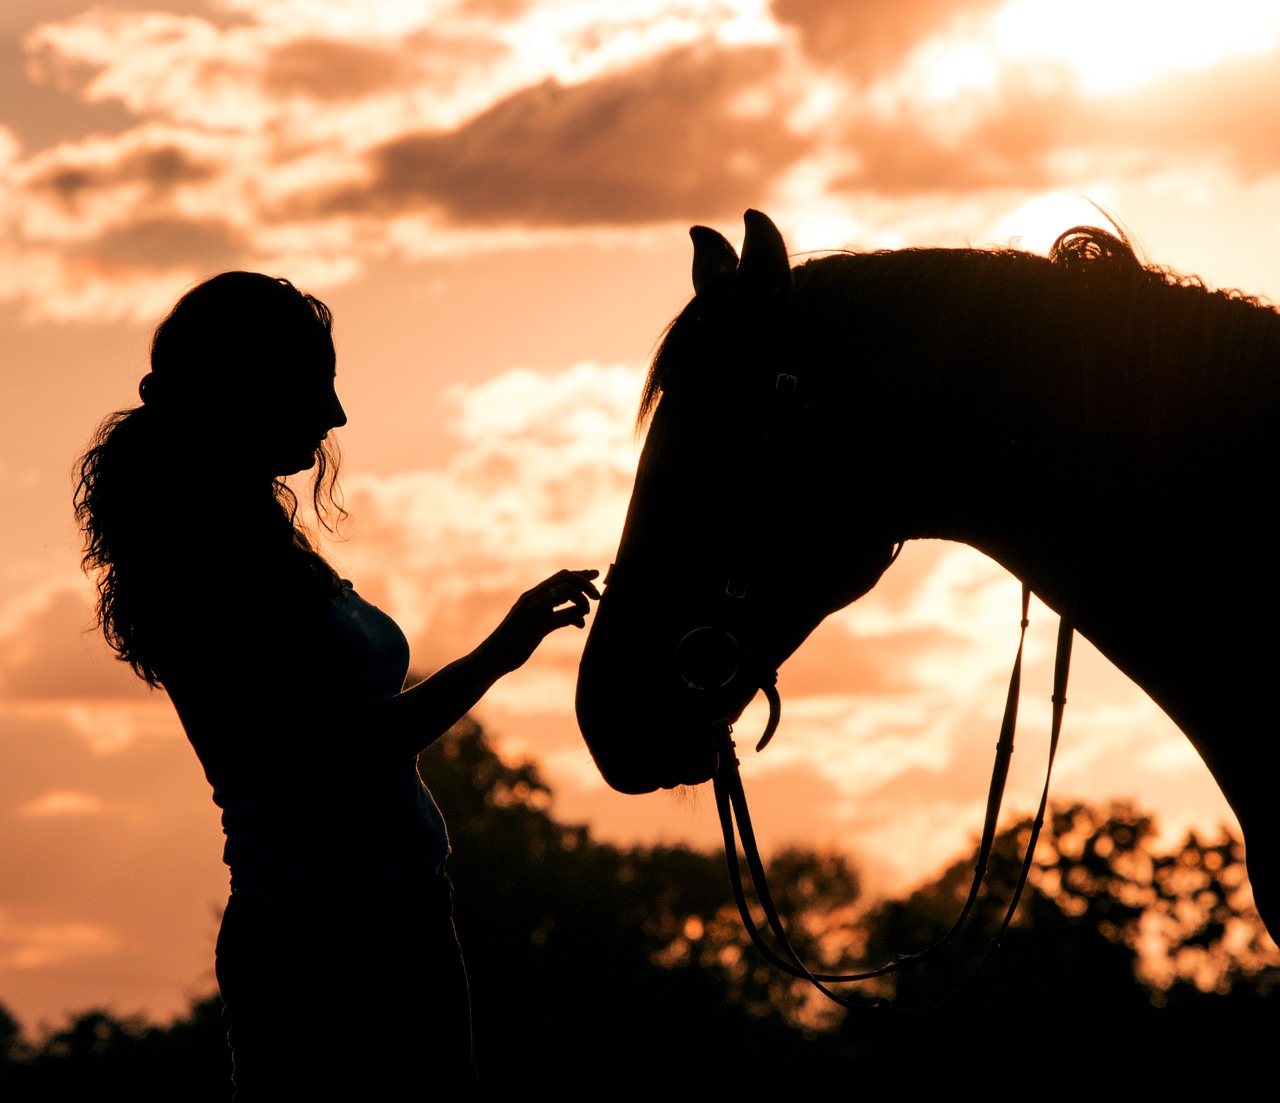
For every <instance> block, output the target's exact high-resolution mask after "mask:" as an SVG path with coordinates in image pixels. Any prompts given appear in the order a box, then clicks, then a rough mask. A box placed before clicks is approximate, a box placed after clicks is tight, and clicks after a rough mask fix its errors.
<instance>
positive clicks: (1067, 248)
mask: <svg viewBox="0 0 1280 1103" xmlns="http://www.w3.org/2000/svg"><path fill="white" fill-rule="evenodd" d="M794 276H795V289H794V293H793V297H792V304H791V307H790V310H791V319H790V330H791V337H790V339H791V340H792V341H793V342H795V343H796V346H797V347H796V349H795V350H794V351H795V352H796V354H797V355H798V356H802V355H804V354H805V353H806V352H807V353H812V352H813V351H814V350H813V348H812V347H811V348H809V349H807V350H802V349H800V348H799V344H800V343H802V342H810V343H812V342H823V341H825V342H826V347H825V349H823V351H825V352H827V353H830V354H832V355H830V356H828V357H827V359H829V360H831V361H832V369H833V370H842V371H844V372H845V373H846V374H847V373H848V372H850V371H852V370H854V368H855V365H856V363H857V362H858V360H859V358H858V357H855V356H852V355H848V352H849V350H851V349H853V348H855V347H857V346H859V345H861V346H871V347H872V348H873V349H876V350H879V351H880V352H883V353H890V354H892V353H894V352H898V351H900V352H901V354H902V355H903V356H908V357H909V356H912V355H916V356H919V357H922V358H924V357H928V356H934V357H935V358H936V357H938V356H940V355H944V356H946V357H949V358H954V357H955V356H957V355H967V356H972V357H975V358H976V357H993V356H994V357H998V358H1001V359H1005V358H1007V359H1010V360H1019V361H1022V362H1030V363H1039V362H1041V361H1043V359H1044V357H1045V356H1046V355H1050V354H1052V355H1056V356H1059V357H1063V356H1074V357H1085V358H1088V357H1090V356H1098V357H1099V358H1101V353H1100V351H1099V350H1103V349H1105V350H1106V357H1105V358H1106V359H1107V364H1106V365H1104V366H1103V367H1104V369H1108V370H1109V367H1110V366H1113V365H1114V364H1116V363H1120V362H1122V361H1124V360H1125V359H1126V358H1141V359H1146V360H1148V361H1152V362H1155V361H1159V363H1160V364H1161V365H1162V367H1163V368H1167V370H1169V371H1176V366H1177V365H1178V364H1180V363H1181V364H1184V365H1186V366H1188V367H1189V368H1190V369H1191V370H1193V371H1194V370H1197V368H1196V363H1197V361H1198V363H1199V370H1201V371H1206V370H1209V368H1210V366H1211V365H1220V364H1222V363H1223V362H1224V356H1223V346H1224V342H1225V343H1227V344H1229V345H1230V346H1231V356H1230V357H1229V359H1230V362H1231V363H1232V365H1233V367H1234V368H1237V369H1240V370H1241V371H1244V372H1245V373H1246V374H1247V369H1248V366H1249V365H1252V366H1254V367H1255V368H1256V370H1257V371H1258V372H1259V373H1262V374H1263V375H1264V376H1265V375H1272V374H1273V373H1272V372H1270V371H1269V368H1270V367H1272V366H1274V365H1275V364H1276V363H1277V362H1280V313H1278V312H1277V310H1276V309H1275V307H1273V306H1272V305H1270V304H1269V303H1266V302H1264V301H1263V300H1260V299H1258V298H1256V297H1254V296H1251V295H1246V294H1243V293H1241V292H1239V291H1234V290H1215V289H1213V288H1211V287H1209V286H1208V285H1207V284H1206V283H1205V282H1204V281H1202V280H1201V279H1199V278H1198V277H1196V276H1189V275H1182V274H1179V273H1177V272H1175V271H1173V270H1172V269H1169V268H1166V267H1161V266H1156V265H1148V264H1144V263H1143V262H1142V261H1141V260H1140V259H1139V257H1138V256H1137V255H1136V253H1135V251H1134V249H1133V248H1132V246H1131V245H1130V243H1129V242H1128V241H1127V240H1126V239H1125V238H1124V237H1122V236H1118V235H1116V234H1113V233H1110V232H1108V231H1106V230H1101V229H1098V228H1096V227H1075V228H1072V229H1070V230H1068V231H1066V232H1065V233H1064V234H1062V235H1061V236H1060V237H1059V238H1058V240H1057V241H1056V242H1055V243H1054V245H1053V247H1052V249H1051V250H1050V252H1049V255H1048V256H1047V257H1045V256H1041V255H1039V254H1035V253H1028V252H1024V251H1022V250H1018V249H1011V248H989V249H978V248H910V249H898V250H882V251H878V252H867V253H854V252H844V253H832V254H829V255H826V256H822V257H818V258H816V259H813V260H809V261H806V262H805V263H804V264H801V265H799V266H798V267H796V268H795V269H794ZM731 285H732V280H731V279H730V280H727V281H724V282H723V283H721V284H718V285H717V286H715V287H713V288H711V289H709V290H708V291H704V292H703V293H702V294H700V295H698V296H697V297H696V298H695V299H693V300H692V301H691V302H690V303H689V305H688V306H687V307H686V308H685V309H684V310H683V311H682V312H681V313H680V314H679V315H678V316H677V317H676V318H675V319H674V320H673V321H672V322H671V324H670V325H669V326H668V327H667V329H666V330H665V331H664V333H663V335H662V338H661V339H660V341H659V344H658V348H657V350H656V352H655V354H654V357H653V360H652V362H651V364H650V367H649V372H648V376H647V378H646V380H645V387H644V392H643V395H642V398H641V402H640V409H639V413H638V415H637V421H636V425H637V431H640V430H642V429H643V427H644V426H645V424H646V423H647V422H648V420H649V419H650V418H651V417H652V415H653V413H654V411H655V410H656V408H657V406H658V403H659V400H660V399H661V397H662V395H663V393H664V391H665V390H666V389H668V388H669V387H670V386H671V385H672V384H673V383H675V382H677V381H679V380H681V379H684V378H687V377H689V376H691V375H692V374H694V373H697V372H699V371H706V370H707V365H704V364H700V363H699V362H698V356H697V354H696V350H695V345H696V343H697V339H696V338H695V334H694V331H695V329H696V328H697V327H698V326H699V324H714V323H715V322H716V321H717V320H718V319H720V318H721V317H724V318H726V319H727V318H729V317H730V312H729V308H728V303H729V302H730V300H731ZM958 338H959V341H960V343H963V342H964V341H966V340H968V341H971V342H974V343H975V344H976V345H978V346H979V347H963V348H959V349H957V343H958ZM841 350H843V351H844V353H845V354H844V355H838V356H837V355H834V354H835V353H837V352H838V351H841ZM1091 350H1092V351H1091ZM1153 350H1154V351H1153ZM819 359H821V358H819ZM877 359H879V357H877ZM806 362H807V361H806ZM1234 382H1236V383H1239V382H1241V379H1240V377H1239V376H1236V377H1235V378H1234ZM723 385H724V386H726V387H729V386H732V385H733V379H732V376H731V374H730V373H729V372H727V371H726V372H724V373H723Z"/></svg>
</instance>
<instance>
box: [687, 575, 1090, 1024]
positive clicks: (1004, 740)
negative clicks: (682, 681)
mask: <svg viewBox="0 0 1280 1103" xmlns="http://www.w3.org/2000/svg"><path fill="white" fill-rule="evenodd" d="M1030 600H1031V591H1030V588H1029V587H1027V586H1026V585H1025V584H1024V585H1023V587H1022V620H1021V626H1020V627H1021V634H1020V635H1019V638H1018V652H1017V656H1016V657H1015V659H1014V663H1013V671H1012V673H1011V674H1010V677H1009V692H1008V695H1007V697H1006V699H1005V711H1004V718H1003V720H1002V722H1001V725H1000V738H999V740H998V741H997V743H996V755H995V762H994V765H993V767H992V771H991V784H990V787H989V790H988V793H987V811H986V818H985V822H984V824H983V829H982V842H981V845H980V846H979V850H978V860H977V863H976V864H975V867H974V875H973V881H972V883H971V885H970V888H969V895H968V898H967V899H966V900H965V902H964V906H963V907H962V908H961V910H960V914H959V916H957V918H956V920H955V922H954V923H953V924H952V925H951V928H950V929H949V930H948V931H947V933H946V934H944V935H943V936H942V937H941V938H940V939H938V940H937V941H936V942H934V943H933V944H932V945H930V946H927V947H925V948H924V949H922V950H918V951H916V952H914V953H909V954H899V955H896V956H895V957H894V958H893V960H891V961H889V962H887V963H886V964H884V965H882V966H880V967H879V968H876V969H869V970H867V971H865V972H859V973H815V972H812V971H811V970H810V969H808V968H807V967H806V966H805V964H804V962H803V961H801V959H800V955H799V954H798V953H797V952H796V950H795V948H794V947H793V946H792V945H791V941H790V939H789V938H788V937H787V933H786V930H785V928H784V926H783V923H782V919H781V917H780V916H779V915H778V909H777V907H776V905H775V904H774V901H773V896H772V894H771V893H770V891H769V885H768V882H767V879H766V877H765V870H764V863H763V861H762V860H761V858H760V848H759V846H758V844H757V843H756V837H755V830H754V828H753V827H752V825H751V815H750V813H749V811H748V809H747V798H746V792H745V790H744V789H743V786H742V777H741V774H740V773H739V770H738V765H739V763H738V756H737V753H736V746H735V744H734V741H733V735H732V733H733V726H732V725H731V724H730V723H729V721H728V720H727V719H721V720H717V721H714V722H713V723H712V725H711V729H712V736H713V738H714V740H715V745H716V752H717V764H716V771H715V776H714V781H713V784H714V788H715V796H716V809H717V811H718V813H719V816H720V827H721V831H722V834H723V836H724V846H725V858H726V860H727V863H728V866H729V879H730V881H731V882H732V885H733V895H734V899H735V901H736V902H737V905H738V913H739V915H740V916H741V917H742V923H743V926H744V927H745V928H746V930H747V934H748V935H749V936H750V938H751V941H752V943H754V945H755V946H756V948H757V949H758V950H759V951H760V952H761V954H762V955H763V956H764V957H765V959H766V960H767V961H768V962H769V963H770V964H772V965H773V966H775V967H776V968H778V969H781V970H782V971H783V972H785V973H788V974H790V975H791V976H794V977H801V978H803V979H805V980H807V981H809V982H810V983H811V984H812V985H813V986H814V987H815V988H817V989H818V991H819V992H821V993H822V994H823V995H825V996H827V997H828V998H829V999H831V1000H833V1001H835V1002H836V1003H838V1004H840V1005H841V1006H842V1007H847V1008H867V1007H874V1006H882V1005H883V1006H887V1002H886V1001H881V1002H880V1003H879V1004H866V1003H861V1002H855V1001H852V1000H849V999H846V998H845V997H843V996H841V995H839V994H838V993H836V992H833V991H832V990H831V989H830V988H828V987H827V984H826V983H824V982H835V983H847V982H853V981H863V980H870V979H872V978H874V977H881V976H885V975H887V974H889V973H893V972H897V971H899V970H901V969H905V968H907V967H909V966H914V965H917V964H919V963H920V962H922V961H924V960H926V959H928V958H930V957H932V956H933V955H934V954H935V953H936V952H937V951H939V950H941V949H942V948H943V947H944V946H945V945H947V943H949V942H950V941H951V940H952V938H954V937H955V935H956V934H957V932H958V931H959V930H960V928H961V927H962V926H963V924H964V921H965V920H966V918H968V915H969V912H970V911H971V910H972V908H973V905H974V902H975V901H976V900H977V898H978V892H979V890H980V888H981V886H982V882H983V879H984V877H985V875H986V871H987V864H988V862H989V860H990V857H991V850H992V846H993V844H994V842H995V836H996V825H997V820H998V819H999V815H1000V805H1001V802H1002V800H1003V797H1004V789H1005V782H1006V780H1007V778H1008V775H1009V762H1010V759H1011V758H1012V756H1013V737H1014V731H1015V728H1016V726H1017V718H1018V698H1019V695H1020V692H1021V684H1022V652H1023V645H1024V643H1025V642H1026V635H1027V625H1028V623H1029V622H1028V618H1027V613H1028V610H1029V607H1030ZM1072 635H1073V632H1072V628H1071V626H1070V624H1069V623H1068V622H1067V621H1066V620H1061V621H1060V622H1059V625H1058V643H1057V653H1056V656H1055V659H1054V674H1053V696H1052V702H1053V713H1052V722H1051V727H1050V735H1049V756H1048V764H1047V766H1046V768H1045V779H1044V789H1043V791H1042V793H1041V796H1040V806H1039V808H1038V809H1037V811H1036V816H1035V820H1034V821H1033V823H1032V826H1031V836H1030V838H1029V839H1028V841H1027V848H1026V852H1025V854H1024V856H1023V860H1022V868H1021V871H1020V873H1019V875H1018V882H1017V885H1016V886H1015V888H1014V891H1013V894H1012V897H1011V899H1010V901H1009V906H1008V908H1007V910H1006V912H1005V916H1004V921H1003V922H1002V923H1001V924H1000V929H999V931H998V932H997V933H996V935H995V937H994V938H993V939H992V940H991V942H990V944H989V945H988V947H987V952H986V953H985V954H984V955H983V958H982V960H981V961H980V962H979V963H978V965H977V967H976V968H975V969H974V971H973V973H971V974H970V975H969V977H966V978H965V979H964V980H963V981H962V982H961V983H960V985H958V986H957V987H956V989H955V991H953V992H952V993H951V995H954V994H955V992H958V991H959V990H960V988H962V987H963V986H964V985H965V984H967V983H968V982H969V980H971V979H972V978H973V976H974V975H976V974H977V973H978V971H979V970H981V969H982V967H983V966H984V965H985V964H986V962H987V960H988V959H989V958H990V956H991V954H992V953H993V952H994V951H995V949H996V947H997V946H998V945H999V943H1000V940H1001V938H1002V937H1003V936H1004V933H1005V931H1006V930H1007V929H1008V927H1009V924H1010V923H1011V922H1012V921H1013V916H1014V913H1015V912H1016V911H1017V908H1018V903H1019V901H1020V900H1021V898H1022V891H1023V889H1024V888H1025V886H1026V882H1027V878H1028V876H1029V875H1030V872H1031V866H1032V862H1033V859H1034V856H1035V849H1036V843H1037V841H1038V840H1039V837H1040V829H1041V828H1042V827H1043V826H1044V816H1045V810H1046V808H1047V807H1048V802H1049V780H1050V777H1051V775H1052V773H1053V761H1054V757H1055V755H1056V754H1057V750H1058V742H1059V737H1060V735H1061V731H1062V715H1063V709H1064V706H1065V705H1066V689H1067V674H1068V670H1069V667H1070V663H1071V641H1072ZM775 681H776V674H775V675H772V676H770V677H768V678H766V679H763V682H764V684H763V685H762V686H761V688H762V689H763V691H764V693H765V696H766V698H767V700H768V703H769V719H768V722H767V725H766V728H765V734H764V736H763V737H762V738H761V740H760V742H759V744H758V745H757V747H756V749H757V750H761V749H763V747H764V746H765V744H766V743H768V741H769V739H770V738H771V737H772V735H773V733H774V731H776V730H777V726H778V721H779V718H780V714H781V699H780V698H779V696H778V691H777V688H776V685H775V684H774V683H775ZM693 688H701V687H693ZM735 822H736V827H735ZM739 839H740V840H741V843H742V859H741V860H742V861H745V863H746V865H747V870H748V872H749V874H750V877H751V882H752V887H753V889H754V890H755V894H756V898H757V900H758V901H759V902H760V907H761V908H762V910H763V911H764V915H765V920H766V923H767V925H768V927H769V929H770V931H771V932H772V933H773V937H774V939H775V941H776V943H777V946H778V949H777V950H775V949H774V948H772V947H771V946H770V945H769V944H768V943H767V942H766V941H765V939H764V937H763V935H762V933H761V931H760V929H759V927H758V926H757V925H756V922H755V920H754V919H753V918H752V916H751V910H750V908H749V906H748V904H747V900H746V893H745V890H744V886H743V879H742V871H741V868H740V865H739V856H738V840H739ZM949 998H950V996H947V997H945V998H944V999H949ZM941 1002H944V1001H939V1003H941Z"/></svg>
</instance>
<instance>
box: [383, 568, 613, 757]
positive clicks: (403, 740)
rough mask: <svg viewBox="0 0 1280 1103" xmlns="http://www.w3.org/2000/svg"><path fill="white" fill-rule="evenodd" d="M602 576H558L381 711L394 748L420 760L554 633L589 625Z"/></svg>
mask: <svg viewBox="0 0 1280 1103" xmlns="http://www.w3.org/2000/svg"><path fill="white" fill-rule="evenodd" d="M599 573H600V572H599V571H558V572H556V573H555V574H553V575H552V576H551V577H550V578H548V579H546V580H545V581H544V582H539V583H538V584H537V585H536V586H534V587H533V589H531V590H526V591H525V592H524V593H523V594H521V595H520V598H519V600H517V601H516V603H515V604H514V605H513V606H512V607H511V612H509V613H508V614H507V615H506V616H505V617H503V618H502V623H501V624H499V625H498V627H497V628H495V629H494V630H493V632H491V633H490V635H489V638H488V639H486V640H485V641H484V643H482V644H481V645H480V646H479V647H477V648H476V649H475V650H474V651H472V652H471V653H470V654H469V655H464V656H463V657H462V658H460V659H456V660H454V661H453V662H451V663H450V664H449V665H448V666H446V667H444V668H442V669H441V670H437V671H436V672H435V673H434V674H432V675H431V677H429V678H427V679H426V680H425V681H422V682H419V683H418V684H417V685H416V686H414V687H413V688H412V689H407V690H405V691H404V692H403V693H400V694H397V695H396V696H395V697H393V698H391V699H390V700H388V701H385V702H382V703H381V704H379V705H378V706H376V709H377V711H378V712H379V714H380V716H381V717H382V722H383V723H385V724H386V725H387V727H388V732H389V734H392V735H393V736H394V738H395V746H397V747H402V748H403V749H404V750H405V751H406V752H407V753H411V754H415V755H416V754H418V752H419V751H421V750H422V748H423V747H426V746H429V745H430V744H431V743H432V742H433V741H434V740H436V739H437V738H439V737H440V736H441V735H443V734H444V733H445V732H446V731H447V730H448V729H449V726H450V725H451V724H454V723H456V722H457V721H458V720H459V719H460V718H461V717H462V715H463V714H464V713H466V712H467V711H468V710H470V709H471V708H472V707H474V706H475V704H476V702H477V701H479V700H480V698H481V697H483V696H484V695H485V693H487V692H488V690H489V687H490V686H492V685H493V683H494V682H496V681H497V680H498V679H499V678H501V677H502V676H503V675H504V674H508V673H510V672H511V671H513V670H515V669H516V667H519V666H523V665H524V663H525V661H526V660H527V659H528V658H529V656H530V655H532V654H533V653H534V651H535V650H536V649H537V647H538V644H540V643H541V642H542V641H543V640H544V639H545V638H546V637H547V636H548V635H549V634H550V633H552V632H554V631H555V630H556V629H557V628H563V627H564V626H565V625H566V624H576V625H577V626H578V627H579V628H582V627H584V626H585V625H586V618H587V613H589V612H590V611H591V601H592V599H599V597H600V591H599V590H597V589H596V588H595V586H594V585H593V584H592V581H591V580H592V579H593V578H595V577H596V576H597V575H599Z"/></svg>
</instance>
